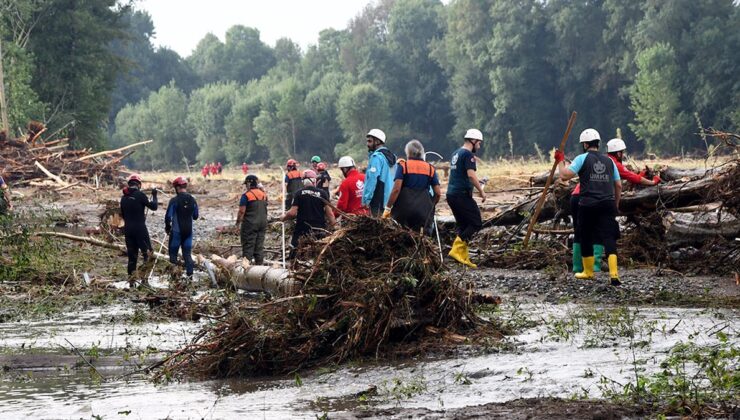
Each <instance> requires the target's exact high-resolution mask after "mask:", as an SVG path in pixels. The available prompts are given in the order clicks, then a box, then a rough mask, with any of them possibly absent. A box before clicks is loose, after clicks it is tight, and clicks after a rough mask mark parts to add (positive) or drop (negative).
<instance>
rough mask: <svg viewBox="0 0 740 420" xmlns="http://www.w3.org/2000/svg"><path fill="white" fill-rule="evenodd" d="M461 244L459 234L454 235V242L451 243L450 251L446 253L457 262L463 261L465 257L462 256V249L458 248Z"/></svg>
mask: <svg viewBox="0 0 740 420" xmlns="http://www.w3.org/2000/svg"><path fill="white" fill-rule="evenodd" d="M461 246H462V239H460V237H459V236H456V237H455V242H453V243H452V249H451V250H450V253H449V254H447V255H449V256H450V257H452V258H453V259H454V260H455V261H457V262H459V263H464V261H465V258H463V256H462V249H461V248H460V247H461Z"/></svg>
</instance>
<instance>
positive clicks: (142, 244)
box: [125, 226, 152, 276]
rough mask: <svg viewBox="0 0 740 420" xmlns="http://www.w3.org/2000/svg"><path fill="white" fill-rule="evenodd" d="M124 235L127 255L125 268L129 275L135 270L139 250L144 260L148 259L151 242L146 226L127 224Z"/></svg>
mask: <svg viewBox="0 0 740 420" xmlns="http://www.w3.org/2000/svg"><path fill="white" fill-rule="evenodd" d="M125 237H126V255H127V256H128V264H127V266H126V269H127V271H128V275H129V276H130V275H131V274H132V273H133V272H134V271H136V262H137V260H138V258H139V252H141V255H142V256H143V259H144V262H146V261H147V260H148V259H149V251H150V250H151V249H152V243H151V240H150V239H149V231H148V230H147V229H146V226H127V229H126V232H125Z"/></svg>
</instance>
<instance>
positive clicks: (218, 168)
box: [216, 162, 224, 175]
mask: <svg viewBox="0 0 740 420" xmlns="http://www.w3.org/2000/svg"><path fill="white" fill-rule="evenodd" d="M223 170H224V167H223V165H221V162H218V163H217V164H216V172H217V173H218V174H219V175H221V172H222V171H223Z"/></svg>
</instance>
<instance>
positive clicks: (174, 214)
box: [164, 176, 199, 276]
mask: <svg viewBox="0 0 740 420" xmlns="http://www.w3.org/2000/svg"><path fill="white" fill-rule="evenodd" d="M172 186H173V187H175V192H176V193H177V195H176V196H174V197H172V198H171V199H170V202H169V204H168V205H167V213H166V214H165V216H164V231H165V232H166V233H167V234H168V235H170V241H169V254H170V262H171V263H172V264H177V252H178V251H179V250H180V248H182V259H183V260H185V274H187V275H188V276H192V275H193V268H194V264H193V257H192V255H191V252H192V250H193V220H198V216H199V215H198V203H196V201H195V198H194V197H193V196H192V195H190V194H188V191H187V189H188V180H187V179H186V178H185V177H183V176H178V177H177V178H175V180H174V181H172Z"/></svg>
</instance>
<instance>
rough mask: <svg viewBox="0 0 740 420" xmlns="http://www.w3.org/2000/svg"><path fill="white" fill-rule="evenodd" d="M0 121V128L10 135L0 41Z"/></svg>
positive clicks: (0, 43)
mask: <svg viewBox="0 0 740 420" xmlns="http://www.w3.org/2000/svg"><path fill="white" fill-rule="evenodd" d="M0 121H1V122H2V125H3V126H2V130H3V131H5V133H7V134H8V136H9V135H10V123H9V121H8V103H7V102H6V101H5V79H4V76H3V43H2V41H0Z"/></svg>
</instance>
